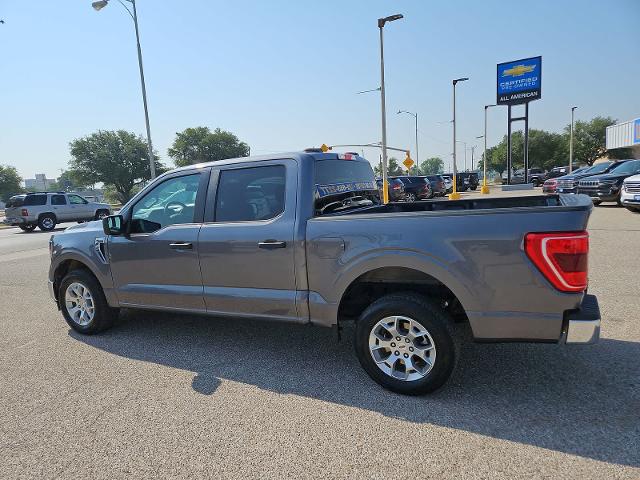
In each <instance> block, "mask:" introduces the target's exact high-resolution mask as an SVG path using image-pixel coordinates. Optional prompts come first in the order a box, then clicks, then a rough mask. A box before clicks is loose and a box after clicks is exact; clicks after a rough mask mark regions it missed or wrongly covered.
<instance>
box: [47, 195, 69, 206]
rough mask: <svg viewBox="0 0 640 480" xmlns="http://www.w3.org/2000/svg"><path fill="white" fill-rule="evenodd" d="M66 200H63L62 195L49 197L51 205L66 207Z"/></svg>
mask: <svg viewBox="0 0 640 480" xmlns="http://www.w3.org/2000/svg"><path fill="white" fill-rule="evenodd" d="M66 204H67V199H66V198H64V195H53V196H52V197H51V205H66Z"/></svg>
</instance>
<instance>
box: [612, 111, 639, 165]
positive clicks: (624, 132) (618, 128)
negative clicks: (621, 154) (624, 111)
mask: <svg viewBox="0 0 640 480" xmlns="http://www.w3.org/2000/svg"><path fill="white" fill-rule="evenodd" d="M615 148H630V149H631V151H632V152H633V157H634V158H640V118H636V119H634V120H629V121H628V122H622V123H617V124H615V125H611V126H610V127H607V150H613V149H615Z"/></svg>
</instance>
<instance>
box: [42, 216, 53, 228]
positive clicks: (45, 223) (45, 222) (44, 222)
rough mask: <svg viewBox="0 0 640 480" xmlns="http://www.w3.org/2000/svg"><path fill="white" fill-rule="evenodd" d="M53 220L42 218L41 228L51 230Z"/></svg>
mask: <svg viewBox="0 0 640 480" xmlns="http://www.w3.org/2000/svg"><path fill="white" fill-rule="evenodd" d="M53 225H54V223H53V220H51V218H49V217H47V218H43V219H42V226H43V227H44V228H53Z"/></svg>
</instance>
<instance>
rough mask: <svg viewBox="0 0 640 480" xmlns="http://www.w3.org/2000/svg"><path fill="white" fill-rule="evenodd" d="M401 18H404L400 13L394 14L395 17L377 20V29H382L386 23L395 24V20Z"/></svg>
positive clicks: (390, 16)
mask: <svg viewBox="0 0 640 480" xmlns="http://www.w3.org/2000/svg"><path fill="white" fill-rule="evenodd" d="M401 18H404V16H403V15H402V14H400V13H398V14H396V15H389V16H388V17H384V18H379V19H378V28H382V27H384V24H385V23H387V22H395V21H396V20H400V19H401Z"/></svg>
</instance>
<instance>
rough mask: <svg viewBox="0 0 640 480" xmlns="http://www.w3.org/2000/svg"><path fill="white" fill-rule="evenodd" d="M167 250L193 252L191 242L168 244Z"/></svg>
mask: <svg viewBox="0 0 640 480" xmlns="http://www.w3.org/2000/svg"><path fill="white" fill-rule="evenodd" d="M169 248H171V249H173V250H193V243H191V242H175V243H170V244H169Z"/></svg>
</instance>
